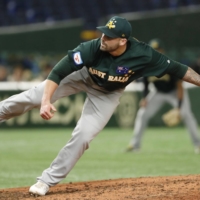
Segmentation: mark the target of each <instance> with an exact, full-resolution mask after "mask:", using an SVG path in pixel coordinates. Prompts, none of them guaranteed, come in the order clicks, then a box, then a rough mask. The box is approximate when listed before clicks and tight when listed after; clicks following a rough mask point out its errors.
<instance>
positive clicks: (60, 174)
mask: <svg viewBox="0 0 200 200" xmlns="http://www.w3.org/2000/svg"><path fill="white" fill-rule="evenodd" d="M44 86H45V81H44V82H42V83H41V84H40V85H38V86H37V87H34V88H32V89H29V90H27V91H25V92H22V93H20V94H17V95H14V96H11V97H10V98H8V99H6V100H4V101H2V102H0V122H3V121H5V120H7V119H9V118H12V117H15V116H19V115H21V114H23V113H25V112H27V111H29V110H31V109H33V108H36V107H40V103H41V99H42V95H43V90H44ZM82 91H84V92H86V94H87V98H86V100H85V103H84V106H83V110H82V114H81V117H80V119H79V121H78V123H77V125H76V127H75V129H74V130H73V132H72V137H71V139H70V140H69V141H68V143H67V144H66V145H65V146H64V147H63V148H62V149H61V150H60V152H59V153H58V155H57V157H56V158H55V159H54V160H53V162H52V163H51V165H50V167H49V168H47V169H45V170H44V171H43V173H42V175H41V176H40V177H38V178H37V179H38V180H41V181H43V182H45V183H46V184H48V185H49V186H53V185H56V184H57V183H59V182H60V181H61V180H62V179H64V178H65V177H66V176H67V174H68V173H69V172H70V170H71V169H72V168H73V167H74V165H75V164H76V162H77V161H78V160H79V158H80V157H81V156H82V155H83V153H84V151H85V150H86V149H88V148H89V143H90V142H91V141H92V140H93V138H94V137H96V136H97V134H98V133H99V132H100V131H101V130H102V129H103V128H104V127H105V125H106V124H107V122H108V121H109V119H110V117H111V116H112V114H113V112H114V110H115V108H116V107H117V105H118V104H119V99H120V97H121V95H122V93H123V91H124V90H117V91H114V92H107V91H104V90H102V89H101V88H100V87H98V86H97V85H96V84H95V83H94V82H93V81H92V79H91V77H90V75H89V74H88V71H87V69H86V68H85V67H84V68H82V69H81V70H79V71H76V72H74V73H72V74H70V75H69V76H67V77H65V78H64V79H63V80H62V81H61V83H60V85H59V87H58V88H57V90H56V91H55V93H54V95H53V97H52V103H53V102H55V101H56V100H58V99H60V98H62V97H66V96H69V95H72V94H76V93H78V92H82ZM38 115H39V113H38Z"/></svg>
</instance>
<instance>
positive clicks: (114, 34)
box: [97, 16, 132, 39]
mask: <svg viewBox="0 0 200 200" xmlns="http://www.w3.org/2000/svg"><path fill="white" fill-rule="evenodd" d="M97 29H98V30H100V31H101V32H102V33H104V34H105V35H107V36H108V37H111V38H126V39H129V38H130V36H131V33H132V27H131V24H130V23H129V22H128V21H127V20H126V19H125V18H122V17H118V16H114V17H112V18H111V19H110V20H109V21H108V22H107V24H106V25H105V26H98V27H97Z"/></svg>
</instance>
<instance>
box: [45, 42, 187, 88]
mask: <svg viewBox="0 0 200 200" xmlns="http://www.w3.org/2000/svg"><path fill="white" fill-rule="evenodd" d="M100 44H101V39H100V38H99V39H94V40H91V41H88V42H84V43H81V44H80V45H79V46H77V47H76V48H75V49H74V50H69V51H68V55H67V56H65V57H64V58H63V59H61V61H60V62H58V63H57V64H56V66H55V67H54V68H53V70H52V71H51V73H50V75H49V76H48V79H50V80H52V81H54V82H56V83H57V84H59V83H60V81H61V80H62V79H63V78H64V77H65V76H67V75H69V74H70V73H72V72H74V71H76V70H80V69H81V68H82V67H84V66H86V67H87V69H88V72H89V74H90V76H91V77H92V79H93V81H94V82H95V83H96V84H97V85H99V86H100V87H103V88H104V89H106V90H108V91H113V90H117V89H120V88H125V87H126V86H127V85H128V84H129V83H130V82H132V81H134V80H136V79H138V78H140V77H148V76H157V77H161V76H163V75H164V74H166V73H169V74H174V75H175V76H177V77H179V78H182V77H183V76H184V75H185V73H186V71H187V68H188V67H187V66H185V65H182V64H181V63H178V62H176V61H173V60H171V59H169V58H168V57H166V56H165V55H163V54H160V53H159V52H157V51H155V50H154V49H153V48H151V47H150V46H149V45H147V44H145V43H144V42H140V41H138V40H136V39H134V38H131V39H130V40H129V41H128V45H127V49H126V51H125V52H124V53H123V54H122V55H120V56H116V57H114V56H112V55H111V54H109V53H108V52H105V51H101V50H100Z"/></svg>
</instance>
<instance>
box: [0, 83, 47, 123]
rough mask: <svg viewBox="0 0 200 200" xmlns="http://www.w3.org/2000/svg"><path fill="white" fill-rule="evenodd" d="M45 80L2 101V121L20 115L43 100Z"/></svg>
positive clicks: (0, 119) (0, 112) (0, 109)
mask: <svg viewBox="0 0 200 200" xmlns="http://www.w3.org/2000/svg"><path fill="white" fill-rule="evenodd" d="M44 84H45V82H42V83H41V84H39V85H38V86H35V87H33V88H31V89H29V90H27V91H24V92H21V93H19V94H16V95H13V96H11V97H9V98H7V99H5V100H3V101H1V102H0V122H4V121H6V120H8V119H10V118H12V117H15V116H19V115H21V114H23V113H25V112H27V111H29V110H31V109H33V108H35V107H38V106H39V105H40V102H41V98H42V94H43V90H44Z"/></svg>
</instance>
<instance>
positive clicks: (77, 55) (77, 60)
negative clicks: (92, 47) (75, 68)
mask: <svg viewBox="0 0 200 200" xmlns="http://www.w3.org/2000/svg"><path fill="white" fill-rule="evenodd" d="M73 59H74V62H75V64H76V65H81V64H83V61H82V59H81V53H80V52H76V53H74V54H73Z"/></svg>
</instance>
